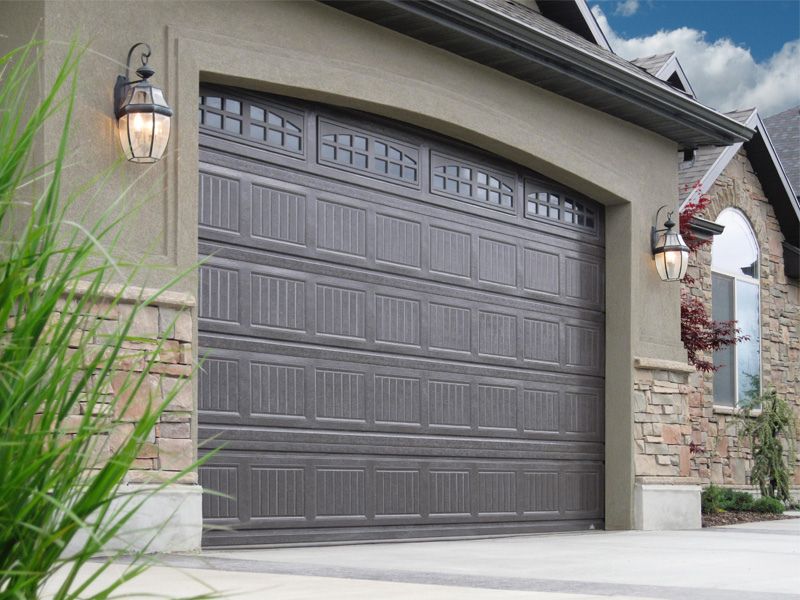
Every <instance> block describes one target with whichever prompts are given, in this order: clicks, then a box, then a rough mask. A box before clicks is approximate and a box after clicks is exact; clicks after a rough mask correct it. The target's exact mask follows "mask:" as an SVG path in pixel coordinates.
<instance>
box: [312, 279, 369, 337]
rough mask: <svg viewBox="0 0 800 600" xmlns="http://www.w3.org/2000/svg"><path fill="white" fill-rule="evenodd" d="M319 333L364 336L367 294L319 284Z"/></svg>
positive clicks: (317, 297)
mask: <svg viewBox="0 0 800 600" xmlns="http://www.w3.org/2000/svg"><path fill="white" fill-rule="evenodd" d="M316 299H317V333H321V334H325V335H339V336H345V337H352V338H362V339H363V338H364V333H365V331H366V323H365V321H366V294H365V293H364V292H362V291H360V290H351V289H347V288H340V287H335V286H330V285H321V284H317V296H316Z"/></svg>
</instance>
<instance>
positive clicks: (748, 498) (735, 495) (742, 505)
mask: <svg viewBox="0 0 800 600" xmlns="http://www.w3.org/2000/svg"><path fill="white" fill-rule="evenodd" d="M753 502H754V498H753V495H752V494H749V493H747V492H737V491H736V490H732V489H727V488H726V489H725V494H724V498H723V505H722V507H723V508H724V509H725V510H733V511H735V510H752V508H753Z"/></svg>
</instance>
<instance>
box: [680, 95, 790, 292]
mask: <svg viewBox="0 0 800 600" xmlns="http://www.w3.org/2000/svg"><path fill="white" fill-rule="evenodd" d="M727 115H728V116H730V117H731V118H732V119H735V120H737V121H739V122H741V123H744V124H746V125H747V126H748V127H752V128H753V129H755V131H756V134H755V135H754V136H753V138H752V139H751V140H749V141H748V142H739V143H736V144H733V145H731V146H728V147H725V148H720V147H715V146H708V147H703V148H699V149H698V150H697V151H696V153H695V159H694V162H693V163H692V164H690V165H686V166H685V167H683V168H681V169H680V170H679V175H678V181H679V183H678V186H679V187H678V197H679V200H680V208H683V207H684V206H685V205H686V204H687V203H689V202H690V201H692V200H694V199H696V198H697V197H698V196H699V195H701V194H705V193H706V192H708V190H709V189H711V186H712V185H714V182H715V181H716V180H717V178H718V177H719V176H720V174H721V173H722V171H724V170H725V167H727V166H728V163H730V161H731V159H733V157H734V156H736V154H737V153H738V152H739V150H740V149H741V148H742V147H744V149H745V151H746V152H747V157H748V159H749V160H750V163H751V164H752V165H753V169H754V171H755V172H756V173H757V174H758V178H759V181H760V182H761V186H762V188H763V189H764V193H765V194H766V197H767V199H768V200H769V202H770V203H771V204H772V206H773V208H774V210H775V216H776V217H777V219H778V223H779V225H780V227H781V232H782V233H783V236H784V238H785V240H786V244H789V245H791V246H792V247H794V251H796V248H797V246H798V245H800V201H798V197H797V196H796V194H795V191H794V189H793V188H792V185H791V184H790V183H789V179H788V177H787V175H786V172H785V171H784V169H783V165H781V162H780V160H779V159H778V154H777V152H776V151H775V147H774V146H773V144H772V140H771V139H770V136H769V134H768V133H767V128H766V127H765V126H764V122H763V121H762V120H761V117H760V116H759V115H758V111H757V110H756V109H754V108H750V109H747V110H737V111H731V112H729V113H727ZM698 181H699V182H700V184H699V186H698V187H697V188H695V187H693V186H694V184H695V183H696V182H698ZM787 267H788V264H787ZM794 276H795V277H796V275H794Z"/></svg>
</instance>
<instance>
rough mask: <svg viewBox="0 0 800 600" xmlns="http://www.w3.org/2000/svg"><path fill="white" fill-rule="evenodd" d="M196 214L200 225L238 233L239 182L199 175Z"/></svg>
mask: <svg viewBox="0 0 800 600" xmlns="http://www.w3.org/2000/svg"><path fill="white" fill-rule="evenodd" d="M198 195H199V197H200V201H199V202H198V207H197V212H198V218H199V221H200V225H202V226H204V227H210V228H212V229H220V230H222V231H233V232H236V233H239V182H238V181H236V180H235V179H228V178H227V177H221V176H219V175H211V174H209V173H202V172H201V173H200V181H199V187H198Z"/></svg>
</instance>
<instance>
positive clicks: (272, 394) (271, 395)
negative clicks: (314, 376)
mask: <svg viewBox="0 0 800 600" xmlns="http://www.w3.org/2000/svg"><path fill="white" fill-rule="evenodd" d="M250 402H251V407H250V412H251V413H253V414H261V415H283V416H300V415H304V414H305V377H304V370H303V368H302V367H288V366H285V365H272V364H265V363H257V362H252V363H250Z"/></svg>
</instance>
